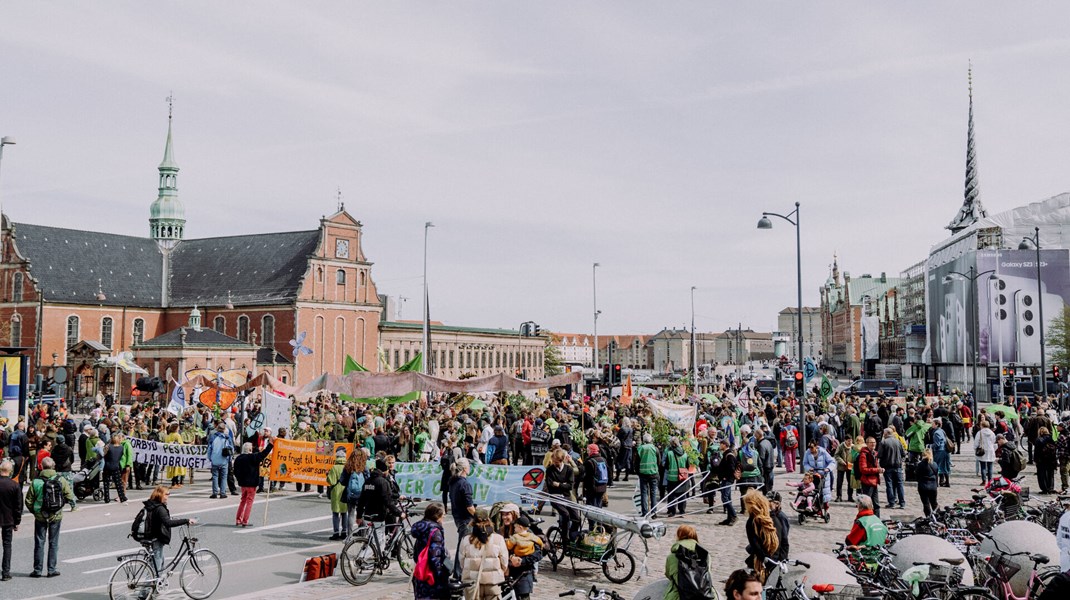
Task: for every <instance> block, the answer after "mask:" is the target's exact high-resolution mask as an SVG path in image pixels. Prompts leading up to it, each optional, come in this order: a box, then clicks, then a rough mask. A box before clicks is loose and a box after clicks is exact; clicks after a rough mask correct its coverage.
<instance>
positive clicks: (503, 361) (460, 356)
mask: <svg viewBox="0 0 1070 600" xmlns="http://www.w3.org/2000/svg"><path fill="white" fill-rule="evenodd" d="M454 352H455V351H454V350H449V351H446V350H437V351H436V350H432V351H431V361H432V363H433V364H434V365H435V366H437V367H440V368H447V369H453V368H458V369H501V368H507V369H512V368H514V367H515V368H524V367H533V366H537V367H541V366H543V358H544V356H543V353H541V352H524V353H517V352H501V351H497V352H487V351H482V352H479V351H472V350H460V351H456V356H455V355H454ZM416 354H417V351H415V350H413V351H411V353H410V351H409V350H397V349H395V350H394V357H393V358H394V361H393V363H392V364H391V365H390V366H391V368H393V369H397V368H398V367H400V366H402V365H404V364H406V363H408V362H409V361H410V360H412V358H414V357H415V356H416ZM455 358H456V360H455ZM388 360H389V355H388ZM455 364H456V367H455V366H454V365H455Z"/></svg>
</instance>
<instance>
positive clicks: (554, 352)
mask: <svg viewBox="0 0 1070 600" xmlns="http://www.w3.org/2000/svg"><path fill="white" fill-rule="evenodd" d="M543 370H544V371H545V372H546V376H547V377H553V376H554V375H560V374H562V373H564V372H565V368H564V366H563V365H562V364H561V352H559V351H558V349H557V346H554V345H553V344H551V343H550V340H549V339H547V340H546V346H545V347H544V348H543Z"/></svg>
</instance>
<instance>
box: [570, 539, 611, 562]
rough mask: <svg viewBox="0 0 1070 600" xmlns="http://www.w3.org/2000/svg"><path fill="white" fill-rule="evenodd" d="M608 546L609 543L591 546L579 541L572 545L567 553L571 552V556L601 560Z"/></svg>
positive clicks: (588, 559) (593, 560)
mask: <svg viewBox="0 0 1070 600" xmlns="http://www.w3.org/2000/svg"><path fill="white" fill-rule="evenodd" d="M608 548H609V544H602V545H594V546H592V545H589V544H585V543H583V542H580V543H578V544H576V545H575V546H573V547H572V551H571V552H570V553H569V554H571V555H572V557H573V558H578V559H580V560H587V561H592V562H597V561H599V560H602V557H603V556H604V555H605V553H606V550H607V549H608Z"/></svg>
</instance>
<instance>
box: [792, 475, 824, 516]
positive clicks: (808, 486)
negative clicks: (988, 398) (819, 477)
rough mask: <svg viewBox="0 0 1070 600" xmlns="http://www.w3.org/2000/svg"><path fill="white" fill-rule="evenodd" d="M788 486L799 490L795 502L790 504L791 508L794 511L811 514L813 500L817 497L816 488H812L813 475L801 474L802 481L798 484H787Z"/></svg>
mask: <svg viewBox="0 0 1070 600" xmlns="http://www.w3.org/2000/svg"><path fill="white" fill-rule="evenodd" d="M788 486H789V487H793V488H798V489H799V493H797V494H796V495H795V500H794V501H793V502H792V503H791V506H792V507H793V508H794V509H795V510H806V511H808V512H813V510H814V498H816V497H817V488H816V487H814V474H813V473H803V478H802V481H800V482H798V483H794V482H788Z"/></svg>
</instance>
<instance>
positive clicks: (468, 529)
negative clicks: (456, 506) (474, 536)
mask: <svg viewBox="0 0 1070 600" xmlns="http://www.w3.org/2000/svg"><path fill="white" fill-rule="evenodd" d="M453 522H454V524H456V525H457V551H456V552H454V553H453V578H454V579H460V578H461V542H462V541H463V540H464V538H466V537H468V534H470V533H472V520H471V519H465V520H463V521H458V520H457V519H456V518H455V519H454V520H453Z"/></svg>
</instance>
